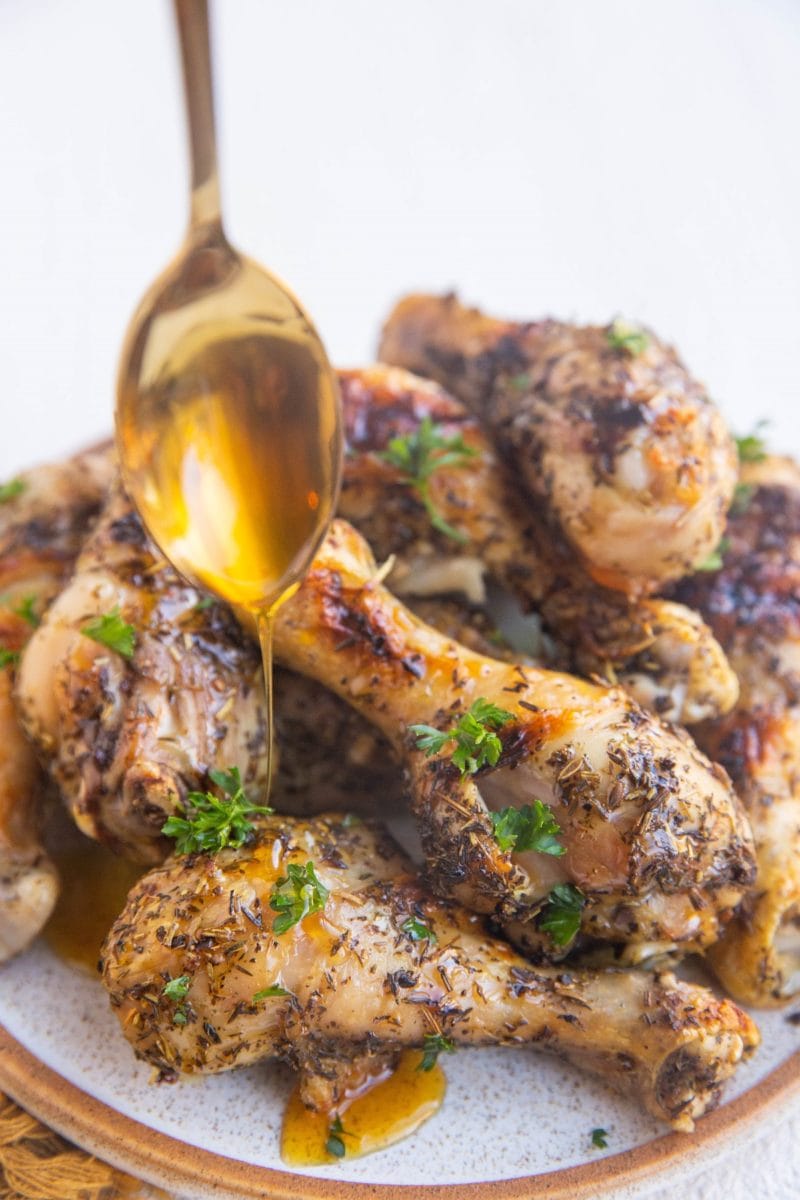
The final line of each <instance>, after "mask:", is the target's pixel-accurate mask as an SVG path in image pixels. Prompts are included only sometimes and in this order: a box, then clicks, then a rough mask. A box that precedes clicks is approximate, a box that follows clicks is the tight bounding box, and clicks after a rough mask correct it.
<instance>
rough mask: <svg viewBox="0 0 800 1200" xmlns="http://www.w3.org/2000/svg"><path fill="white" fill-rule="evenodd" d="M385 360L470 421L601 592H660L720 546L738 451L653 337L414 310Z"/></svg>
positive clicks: (389, 341)
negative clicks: (433, 388)
mask: <svg viewBox="0 0 800 1200" xmlns="http://www.w3.org/2000/svg"><path fill="white" fill-rule="evenodd" d="M379 357H380V358H381V359H382V360H383V361H384V362H388V363H394V364H396V365H397V366H401V367H407V368H409V369H410V370H412V371H417V372H419V373H420V374H421V375H427V376H429V377H430V378H431V379H436V380H437V381H438V382H439V383H442V384H444V386H445V387H447V388H448V389H449V390H450V391H451V392H452V393H453V394H454V395H455V396H457V397H458V398H459V399H460V400H463V401H464V402H465V403H466V404H468V405H469V406H470V407H471V408H472V409H473V411H474V412H475V413H476V414H477V415H478V416H479V417H480V419H481V420H482V421H483V422H484V423H485V425H486V426H487V428H488V429H490V430H491V433H492V436H493V438H494V440H495V441H496V443H497V445H498V446H499V447H500V449H501V450H502V452H503V454H504V455H505V456H506V458H507V459H508V461H509V462H510V463H511V464H512V465H513V466H514V468H515V469H516V471H517V472H518V473H519V477H520V478H521V479H522V480H524V484H525V487H526V488H527V490H528V492H529V493H530V494H531V496H533V497H538V498H539V499H540V501H541V502H542V503H543V505H544V507H545V508H546V511H547V513H548V515H549V518H550V520H551V522H552V527H553V529H554V531H555V533H556V534H557V535H558V536H560V537H563V538H564V539H566V541H567V543H569V545H571V546H572V547H573V548H574V549H575V550H576V551H577V553H578V554H579V556H580V558H581V559H582V561H583V563H584V565H585V566H586V568H587V570H588V571H589V572H590V574H591V575H592V577H593V578H594V579H595V580H596V581H597V582H598V583H601V584H604V585H606V586H608V587H612V588H617V589H619V590H621V591H624V592H627V593H629V594H631V595H637V594H642V593H647V592H650V591H655V590H657V589H658V587H659V586H660V585H661V584H663V583H665V582H667V581H669V580H673V579H678V578H680V577H681V576H682V575H685V574H687V573H688V572H689V571H691V570H692V568H693V567H694V566H695V564H697V563H699V562H702V561H703V560H704V559H705V558H706V557H707V556H708V555H709V554H710V553H711V552H712V551H713V550H714V549H715V547H716V545H717V543H718V542H719V539H720V537H721V535H722V532H723V528H724V522H725V514H726V512H727V509H728V506H729V504H730V501H731V497H732V495H733V489H734V485H735V483H736V454H735V447H734V444H733V441H732V439H731V437H730V436H729V434H728V432H727V430H726V428H725V425H724V423H723V421H722V418H721V416H720V414H719V413H718V411H717V409H716V408H715V406H714V405H713V404H712V403H711V401H710V400H709V398H708V396H707V395H706V393H705V390H704V389H703V388H702V387H701V385H700V384H699V383H697V382H696V381H695V380H694V379H693V378H692V377H691V375H690V374H689V372H688V371H687V370H686V368H685V367H684V366H683V364H682V363H681V361H680V359H679V358H678V356H677V355H676V354H675V352H674V351H673V350H671V349H670V348H669V347H667V346H665V345H664V344H663V343H662V342H660V341H659V340H658V339H657V338H656V337H655V336H654V335H652V334H649V333H645V332H644V331H633V330H629V331H627V332H626V330H625V328H624V327H622V328H621V327H620V326H619V325H618V323H615V324H614V325H612V326H608V327H606V328H602V327H599V326H587V327H578V326H575V325H567V324H564V323H562V322H558V321H551V320H546V321H535V322H530V323H527V324H519V323H514V322H511V321H497V320H493V319H492V318H491V317H487V316H484V315H483V314H482V313H480V312H478V311H477V310H476V309H468V308H465V307H464V306H463V305H461V304H459V302H458V300H457V299H456V298H455V297H454V296H443V297H438V296H408V297H406V298H405V299H404V300H401V301H400V303H399V304H398V305H397V307H396V308H395V309H394V311H393V312H392V313H391V315H390V316H389V319H388V321H387V322H386V325H385V327H384V331H383V338H382V341H381V345H380V352H379Z"/></svg>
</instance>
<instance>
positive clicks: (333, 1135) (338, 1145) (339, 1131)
mask: <svg viewBox="0 0 800 1200" xmlns="http://www.w3.org/2000/svg"><path fill="white" fill-rule="evenodd" d="M346 1137H349V1134H348V1132H347V1130H346V1129H345V1128H344V1126H343V1125H342V1118H341V1117H334V1119H333V1121H332V1122H331V1124H330V1128H329V1129H328V1140H327V1142H326V1143H325V1149H326V1150H327V1152H328V1154H330V1155H332V1156H333V1158H344V1156H345V1154H346V1150H345V1144H344V1141H343V1140H342V1139H343V1138H346Z"/></svg>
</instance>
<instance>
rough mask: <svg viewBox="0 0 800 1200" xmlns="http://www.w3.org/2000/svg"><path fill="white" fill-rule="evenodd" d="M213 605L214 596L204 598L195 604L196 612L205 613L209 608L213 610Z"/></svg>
mask: <svg viewBox="0 0 800 1200" xmlns="http://www.w3.org/2000/svg"><path fill="white" fill-rule="evenodd" d="M213 603H214V597H213V596H203V597H202V598H201V599H200V600H198V601H197V604H195V606H194V611H195V612H205V611H206V609H207V608H211V606H212V604H213Z"/></svg>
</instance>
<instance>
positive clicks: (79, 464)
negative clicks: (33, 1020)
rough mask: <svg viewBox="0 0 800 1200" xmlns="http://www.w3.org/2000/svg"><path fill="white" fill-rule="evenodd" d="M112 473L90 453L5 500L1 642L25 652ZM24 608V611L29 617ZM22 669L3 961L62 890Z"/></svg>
mask: <svg viewBox="0 0 800 1200" xmlns="http://www.w3.org/2000/svg"><path fill="white" fill-rule="evenodd" d="M109 478H110V464H109V459H108V455H107V454H103V453H102V452H99V453H95V452H89V453H85V454H80V455H77V456H76V457H75V458H71V459H68V460H67V461H66V462H64V463H61V464H58V465H54V466H50V465H48V466H41V467H35V468H33V469H32V470H30V471H26V472H24V473H23V474H22V475H20V476H19V477H18V488H19V490H18V491H17V494H16V495H11V496H10V497H9V498H8V499H6V500H5V501H4V502H3V503H2V504H0V594H2V598H3V599H2V605H0V647H2V649H3V650H5V651H8V652H10V653H11V654H17V653H20V652H21V651H22V649H23V647H24V645H25V643H26V642H27V640H28V638H29V636H30V634H31V631H32V622H35V621H36V620H38V619H39V618H40V616H41V614H42V612H43V611H44V609H45V607H46V606H47V604H48V603H49V601H50V599H51V598H52V596H53V595H54V593H55V592H56V591H57V589H58V588H59V587H60V586H61V584H62V583H63V581H64V579H65V577H66V575H67V574H68V572H69V571H70V570H71V568H72V564H73V562H74V559H75V556H76V554H77V552H78V547H79V545H80V542H81V541H82V539H83V538H84V536H85V534H86V529H87V527H88V526H89V524H90V523H91V521H92V520H93V519H94V517H95V516H96V514H97V512H98V509H99V507H100V502H101V498H102V496H103V494H104V492H105V489H106V486H107V484H108V480H109ZM25 612H27V614H28V616H27V618H26V617H25V616H24V615H22V614H24V613H25ZM14 674H15V667H14V663H13V661H9V662H7V663H6V665H5V666H4V667H3V668H2V669H0V962H4V961H5V960H6V959H8V958H10V957H11V956H12V955H13V954H16V953H17V952H18V951H20V950H22V949H24V947H25V946H26V945H27V944H28V943H29V942H30V941H31V940H32V939H33V938H34V937H35V936H36V935H37V934H38V933H39V931H40V929H41V928H42V926H43V925H44V924H45V922H46V921H47V918H48V917H49V916H50V913H51V912H52V910H53V907H54V905H55V902H56V898H57V896H58V876H57V874H56V870H55V867H54V866H53V864H52V863H51V862H50V860H49V858H48V857H47V855H46V854H45V852H44V850H43V849H42V846H41V843H40V828H39V826H40V812H39V809H40V803H41V799H42V795H43V792H44V790H45V781H44V779H43V777H42V775H41V772H40V770H39V767H38V763H37V761H36V757H35V755H34V752H33V749H32V748H31V746H30V745H29V743H28V741H27V739H26V738H25V736H24V735H23V732H22V729H21V728H20V725H19V722H18V720H17V713H16V709H15V706H14V703H13V698H12V687H13V682H14Z"/></svg>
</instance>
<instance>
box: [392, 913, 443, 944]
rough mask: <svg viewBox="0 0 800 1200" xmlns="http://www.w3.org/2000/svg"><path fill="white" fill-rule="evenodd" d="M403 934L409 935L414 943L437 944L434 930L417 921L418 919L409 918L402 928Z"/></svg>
mask: <svg viewBox="0 0 800 1200" xmlns="http://www.w3.org/2000/svg"><path fill="white" fill-rule="evenodd" d="M400 928H401V929H402V931H403V933H407V934H408V936H409V937H410V938H411V940H412V942H435V941H436V934H435V933H434V932H433V930H432V929H429V928H428V926H427V925H426V924H425V923H424V922H423V921H419V920H417V918H416V917H409V918H408V920H407V921H404V922H403V924H402V925H401V926H400Z"/></svg>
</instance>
